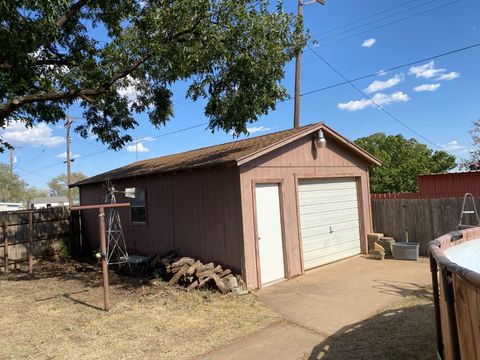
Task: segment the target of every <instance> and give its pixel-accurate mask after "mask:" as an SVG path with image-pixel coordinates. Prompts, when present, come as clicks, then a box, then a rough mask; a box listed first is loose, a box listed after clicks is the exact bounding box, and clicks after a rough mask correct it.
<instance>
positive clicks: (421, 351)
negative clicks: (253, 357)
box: [305, 287, 436, 360]
mask: <svg viewBox="0 0 480 360" xmlns="http://www.w3.org/2000/svg"><path fill="white" fill-rule="evenodd" d="M435 354H436V351H435V319H434V309H433V303H432V290H431V288H429V287H427V288H424V289H422V290H419V291H417V292H416V293H415V294H413V295H411V296H407V297H405V298H403V299H402V300H400V301H399V302H397V303H396V304H394V305H392V306H390V307H388V308H387V309H384V310H383V311H381V312H379V313H378V314H376V315H374V316H372V317H371V318H369V319H366V320H364V321H361V322H359V323H357V324H354V325H352V326H348V327H347V328H344V329H342V330H340V331H339V332H337V333H336V334H334V335H332V336H330V337H329V338H328V339H326V340H325V341H324V342H322V343H321V344H319V345H318V346H316V347H315V348H314V349H313V351H312V352H311V354H309V355H307V356H306V357H305V358H306V359H309V360H314V359H315V360H316V359H342V360H343V359H365V360H366V359H389V360H403V359H422V360H434V359H436V355H435Z"/></svg>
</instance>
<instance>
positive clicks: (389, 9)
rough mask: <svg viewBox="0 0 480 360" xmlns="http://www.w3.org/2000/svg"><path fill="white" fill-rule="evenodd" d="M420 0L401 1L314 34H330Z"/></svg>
mask: <svg viewBox="0 0 480 360" xmlns="http://www.w3.org/2000/svg"><path fill="white" fill-rule="evenodd" d="M417 1H418V0H410V1H407V2H404V3H401V4H399V5H396V6H393V7H390V8H388V9H385V10H382V11H379V12H376V13H374V14H372V15H369V16H366V17H363V18H360V19H357V20H353V21H350V22H349V23H346V24H343V25H340V26H337V27H334V28H331V29H329V30H326V31H322V32H320V33H317V34H314V36H315V35H324V34H328V33H331V32H335V31H336V30H340V29H343V28H345V27H347V26H349V25H353V24H357V23H359V22H362V21H364V20H368V19H371V18H374V17H376V16H378V15H382V14H385V13H387V12H389V11H391V10H395V9H398V8H400V7H402V6H405V5H408V4H411V3H414V2H417Z"/></svg>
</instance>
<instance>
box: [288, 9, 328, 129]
mask: <svg viewBox="0 0 480 360" xmlns="http://www.w3.org/2000/svg"><path fill="white" fill-rule="evenodd" d="M313 3H319V4H320V5H325V0H311V1H304V0H298V10H297V18H298V22H299V25H300V28H301V29H303V7H304V6H305V5H310V4H313ZM302 37H303V33H301V34H298V44H300V43H301V41H302ZM301 63H302V50H301V49H300V51H299V52H298V54H297V59H296V61H295V98H294V101H295V104H294V109H293V127H294V128H298V127H299V126H300V66H301Z"/></svg>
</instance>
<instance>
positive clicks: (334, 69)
mask: <svg viewBox="0 0 480 360" xmlns="http://www.w3.org/2000/svg"><path fill="white" fill-rule="evenodd" d="M311 50H312V52H313V53H314V54H315V55H316V56H317V57H318V58H319V59H320V60H322V61H323V62H324V63H325V64H326V65H327V66H328V67H329V68H330V69H332V70H333V71H334V72H335V73H336V74H337V75H338V76H340V77H341V78H342V79H343V80H344V81H345V82H347V83H348V84H350V86H352V87H353V88H354V89H355V90H356V91H358V92H359V93H360V94H361V95H362V96H364V97H365V98H367V99H368V100H369V101H370V102H371V103H372V104H374V105H375V106H376V107H378V108H379V109H380V110H381V111H383V112H384V113H385V114H386V115H387V116H389V117H390V118H391V119H393V120H394V121H396V122H397V123H398V124H400V125H402V126H403V127H405V128H406V129H408V130H410V131H411V132H412V133H414V134H415V135H417V136H418V137H419V138H421V139H423V140H424V141H426V142H427V143H429V144H431V145H433V146H434V147H436V148H439V149H441V150H445V149H444V148H443V147H441V146H440V145H438V144H436V143H435V142H433V141H432V140H430V139H429V138H427V137H426V136H423V135H422V134H420V133H419V132H418V131H416V130H415V129H413V128H412V127H410V126H409V125H407V124H406V123H405V122H403V121H402V120H400V119H399V118H398V117H396V116H395V115H393V114H392V113H391V112H390V111H388V110H386V109H385V108H384V107H383V106H381V105H380V104H378V103H377V102H376V101H375V100H373V99H372V98H371V97H370V96H368V95H367V94H366V93H365V92H364V91H363V90H362V89H360V88H359V87H358V86H356V85H355V84H354V83H353V82H351V81H350V80H348V79H347V78H346V77H345V76H344V75H343V74H342V73H341V72H340V71H339V70H338V69H337V68H336V67H335V66H333V65H332V64H330V63H329V62H328V61H327V60H325V59H324V58H323V57H322V56H321V55H320V54H319V53H318V52H316V51H315V49H311Z"/></svg>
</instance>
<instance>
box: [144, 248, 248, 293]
mask: <svg viewBox="0 0 480 360" xmlns="http://www.w3.org/2000/svg"><path fill="white" fill-rule="evenodd" d="M150 266H152V267H153V268H155V269H157V270H160V271H158V274H159V275H160V276H161V277H163V278H165V279H166V280H168V283H169V284H172V285H180V286H183V287H185V288H186V290H187V291H192V290H195V289H202V288H209V289H214V290H217V291H219V292H221V293H222V294H226V293H228V292H231V291H236V290H238V289H241V288H242V287H243V286H244V282H243V280H242V278H241V277H240V276H239V275H235V274H234V273H233V272H232V270H231V269H224V268H223V267H222V266H221V265H216V264H215V263H213V262H210V263H206V264H204V263H202V262H201V261H200V260H195V259H193V258H191V257H178V256H176V254H174V253H170V254H167V255H164V256H158V255H157V256H153V257H152V258H151V260H150Z"/></svg>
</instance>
